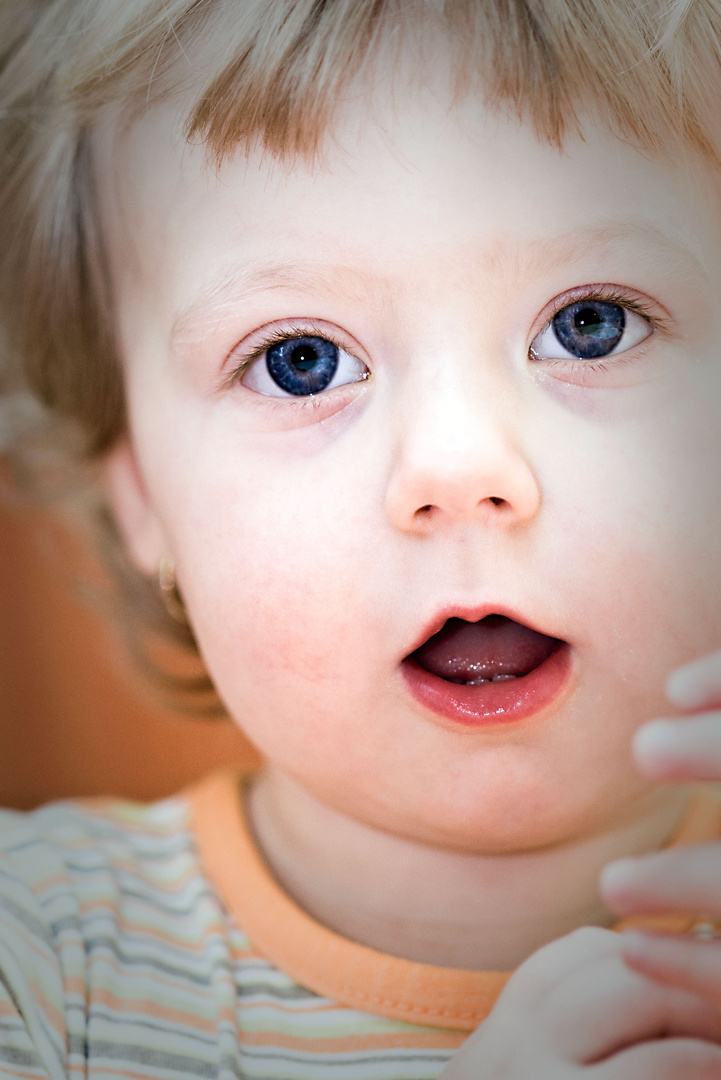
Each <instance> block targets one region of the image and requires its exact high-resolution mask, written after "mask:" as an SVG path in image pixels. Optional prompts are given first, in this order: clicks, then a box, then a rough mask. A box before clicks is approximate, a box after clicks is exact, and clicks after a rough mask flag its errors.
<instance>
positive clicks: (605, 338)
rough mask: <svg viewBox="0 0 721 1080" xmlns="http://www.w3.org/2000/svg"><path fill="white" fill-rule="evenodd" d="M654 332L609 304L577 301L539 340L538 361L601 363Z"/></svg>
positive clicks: (560, 313) (535, 352)
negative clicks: (601, 360) (568, 360)
mask: <svg viewBox="0 0 721 1080" xmlns="http://www.w3.org/2000/svg"><path fill="white" fill-rule="evenodd" d="M651 332H652V327H651V325H650V323H649V322H648V321H647V320H646V319H643V318H641V316H640V315H636V314H635V313H634V312H633V311H629V310H628V309H627V308H624V307H622V306H621V305H620V304H614V303H611V302H610V301H609V300H595V299H592V298H588V299H585V300H576V301H575V302H574V303H573V304H568V305H567V306H566V307H564V308H561V310H560V311H558V312H557V313H556V314H555V315H554V317H553V318H552V319H551V321H550V322H549V323H548V324H547V325H546V326H545V327H544V328H543V330H542V331H541V332H540V334H538V335H537V336H536V338H535V339H534V341H533V343H532V345H531V353H532V356H533V358H534V359H538V360H552V359H558V360H561V359H564V360H565V359H574V360H599V359H602V358H603V357H606V356H611V355H612V354H614V353H621V352H625V351H626V350H627V349H630V348H632V347H633V346H634V345H638V344H639V343H640V342H641V341H643V340H644V339H645V338H647V337H648V335H649V334H650V333H651Z"/></svg>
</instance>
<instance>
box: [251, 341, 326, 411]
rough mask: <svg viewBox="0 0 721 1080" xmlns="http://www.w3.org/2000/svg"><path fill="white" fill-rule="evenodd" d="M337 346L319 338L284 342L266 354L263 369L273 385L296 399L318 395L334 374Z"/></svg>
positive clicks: (272, 347) (271, 348) (274, 346)
mask: <svg viewBox="0 0 721 1080" xmlns="http://www.w3.org/2000/svg"><path fill="white" fill-rule="evenodd" d="M338 361H339V350H338V347H337V345H334V344H333V342H332V341H328V340H327V339H326V338H322V337H311V336H308V337H295V338H288V339H287V340H286V341H280V342H278V344H276V345H272V346H271V347H270V348H269V349H268V350H267V352H266V365H267V368H268V372H269V374H270V376H271V378H272V379H273V381H274V382H275V383H276V384H277V385H278V386H279V387H280V388H281V390H285V391H286V393H288V394H294V395H295V396H296V397H303V396H307V395H308V394H320V393H321V391H323V390H326V389H327V388H328V386H330V384H331V382H332V381H333V377H334V375H335V373H336V371H337V370H338Z"/></svg>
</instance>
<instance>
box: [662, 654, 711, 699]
mask: <svg viewBox="0 0 721 1080" xmlns="http://www.w3.org/2000/svg"><path fill="white" fill-rule="evenodd" d="M707 668H708V662H707V661H706V660H705V659H704V660H703V661H700V662H699V661H698V660H694V661H692V662H691V663H690V664H684V666H683V667H680V668H677V669H676V671H674V672H672V673H671V675H670V676H669V678H668V680H667V682H666V697H667V698H668V699H669V701H672V702H673V704H674V705H678V707H679V708H681V709H696V708H698V707H699V705H703V704H704V703H705V701H706V697H707V695H708V686H707V685H706V682H705V679H704V676H706V675H707Z"/></svg>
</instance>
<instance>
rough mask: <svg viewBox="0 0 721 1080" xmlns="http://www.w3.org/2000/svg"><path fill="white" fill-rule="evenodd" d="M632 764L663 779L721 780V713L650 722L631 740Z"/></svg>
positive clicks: (648, 773)
mask: <svg viewBox="0 0 721 1080" xmlns="http://www.w3.org/2000/svg"><path fill="white" fill-rule="evenodd" d="M633 754H634V758H635V760H636V763H637V765H638V767H639V769H640V770H641V772H643V773H645V774H646V775H647V776H653V777H654V778H656V779H664V780H721V712H714V713H705V714H703V715H701V716H695V717H689V718H688V719H684V720H652V721H651V722H650V723H648V724H644V725H643V727H641V728H639V729H638V731H637V732H636V734H635V736H634V739H633Z"/></svg>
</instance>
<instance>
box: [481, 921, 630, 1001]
mask: <svg viewBox="0 0 721 1080" xmlns="http://www.w3.org/2000/svg"><path fill="white" fill-rule="evenodd" d="M619 938H620V935H619V934H617V933H615V932H614V931H613V930H604V929H603V928H602V927H600V926H582V927H581V928H580V929H578V930H573V931H572V932H571V933H570V934H566V935H565V936H564V937H562V938H558V939H557V940H556V941H552V942H551V943H550V944H549V945H544V946H543V947H542V948H541V949H538V950H537V951H536V952H535V953H532V955H531V956H529V958H528V959H527V960H525V961H524V962H523V963H522V964H521V966H520V967H519V968H518V969H517V970H516V971H515V972H514V974H513V975H512V977H511V978H510V979H509V981H508V982H507V983H506V985H505V987H504V988H503V991H502V994H501V998H502V999H503V1001H528V1000H531V1001H536V1000H537V998H538V996H539V993H541V994H546V993H548V991H549V989H550V988H551V987H552V986H553V985H555V984H556V983H559V982H563V981H565V980H567V979H568V978H569V977H570V976H571V975H573V973H574V972H576V971H578V970H579V969H580V968H587V967H588V965H589V964H590V963H594V962H596V961H598V960H602V959H604V958H606V957H608V956H614V957H616V958H617V959H619V958H620V940H619ZM499 1000H500V999H499Z"/></svg>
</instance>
